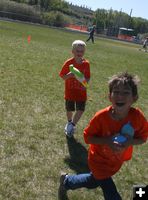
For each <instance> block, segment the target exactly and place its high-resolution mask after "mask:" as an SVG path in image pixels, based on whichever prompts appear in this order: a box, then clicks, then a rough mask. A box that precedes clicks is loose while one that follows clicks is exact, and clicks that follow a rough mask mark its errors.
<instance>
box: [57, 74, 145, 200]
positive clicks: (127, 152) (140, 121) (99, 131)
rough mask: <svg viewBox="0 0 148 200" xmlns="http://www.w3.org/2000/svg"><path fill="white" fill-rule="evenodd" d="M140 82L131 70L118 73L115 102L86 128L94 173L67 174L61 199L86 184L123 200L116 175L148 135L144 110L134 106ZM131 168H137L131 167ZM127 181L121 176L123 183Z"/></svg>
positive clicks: (113, 82) (112, 86) (111, 199)
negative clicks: (130, 72)
mask: <svg viewBox="0 0 148 200" xmlns="http://www.w3.org/2000/svg"><path fill="white" fill-rule="evenodd" d="M137 84H138V78H137V77H136V76H133V75H130V74H128V73H122V74H118V75H114V76H113V77H112V78H111V79H110V81H109V100H110V102H111V105H110V106H108V107H106V108H104V109H102V110H100V111H99V112H97V113H96V114H95V116H94V117H93V118H92V119H91V121H90V123H89V125H88V126H87V127H86V128H85V130H84V140H85V142H86V144H89V152H88V165H89V168H90V173H84V174H75V175H69V174H63V175H62V176H61V178H60V187H59V191H58V192H59V193H58V195H59V200H66V199H67V191H68V190H75V189H78V188H82V187H84V188H88V189H94V188H97V187H101V188H102V190H103V195H104V199H105V200H121V199H122V198H121V196H120V194H119V193H118V191H117V189H116V186H115V183H114V182H113V179H112V176H113V175H114V174H116V173H117V172H118V171H119V169H120V168H121V166H122V165H123V163H124V162H125V161H127V160H130V159H131V157H132V151H133V146H135V145H142V144H144V143H145V142H146V140H147V137H148V123H147V120H146V118H145V117H144V115H143V113H142V111H141V110H140V109H138V108H134V107H132V104H133V103H134V102H136V100H137V99H138V91H137ZM127 125H128V126H127ZM125 127H126V128H125ZM127 127H128V128H127ZM123 132H124V137H123V135H122V137H123V138H124V141H123V140H122V142H121V141H116V140H115V138H116V137H119V136H120V137H121V133H122V134H123ZM119 133H120V134H119ZM80 153H81V152H80ZM143 162H144V161H143ZM143 167H145V166H144V165H143ZM130 170H133V168H132V167H130V168H129V171H130ZM123 181H125V180H122V179H121V185H122V184H124V183H123ZM87 199H89V197H88V198H87ZM97 199H99V197H98V198H97Z"/></svg>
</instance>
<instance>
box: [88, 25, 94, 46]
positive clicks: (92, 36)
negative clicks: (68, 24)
mask: <svg viewBox="0 0 148 200" xmlns="http://www.w3.org/2000/svg"><path fill="white" fill-rule="evenodd" d="M95 29H96V26H95V25H93V27H92V29H91V30H90V32H89V38H88V39H87V40H86V42H88V41H89V40H90V39H91V41H92V43H94V33H95Z"/></svg>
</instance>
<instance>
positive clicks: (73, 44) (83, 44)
mask: <svg viewBox="0 0 148 200" xmlns="http://www.w3.org/2000/svg"><path fill="white" fill-rule="evenodd" d="M78 46H82V47H85V46H86V43H85V42H84V41H82V40H75V41H74V42H73V43H72V49H75V48H77V47H78Z"/></svg>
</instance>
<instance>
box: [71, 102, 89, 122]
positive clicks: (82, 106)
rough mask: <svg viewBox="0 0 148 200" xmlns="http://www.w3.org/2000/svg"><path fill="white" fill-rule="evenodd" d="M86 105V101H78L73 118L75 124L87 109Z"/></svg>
mask: <svg viewBox="0 0 148 200" xmlns="http://www.w3.org/2000/svg"><path fill="white" fill-rule="evenodd" d="M85 105H86V102H85V101H82V102H76V112H75V114H74V117H73V120H72V121H73V124H74V125H76V124H77V123H78V121H79V120H80V118H81V116H82V114H83V112H84V110H85Z"/></svg>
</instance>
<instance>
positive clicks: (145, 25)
mask: <svg viewBox="0 0 148 200" xmlns="http://www.w3.org/2000/svg"><path fill="white" fill-rule="evenodd" d="M94 19H95V21H94V23H95V24H96V26H97V31H98V33H101V31H104V30H106V31H107V34H110V35H111V34H112V35H116V34H117V33H118V30H119V27H125V28H128V29H134V32H135V35H137V34H138V33H148V20H147V19H143V18H140V17H139V18H137V17H131V16H130V15H128V14H127V13H124V12H122V11H120V12H119V11H114V10H112V9H110V10H105V9H97V10H96V11H95V17H94Z"/></svg>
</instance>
